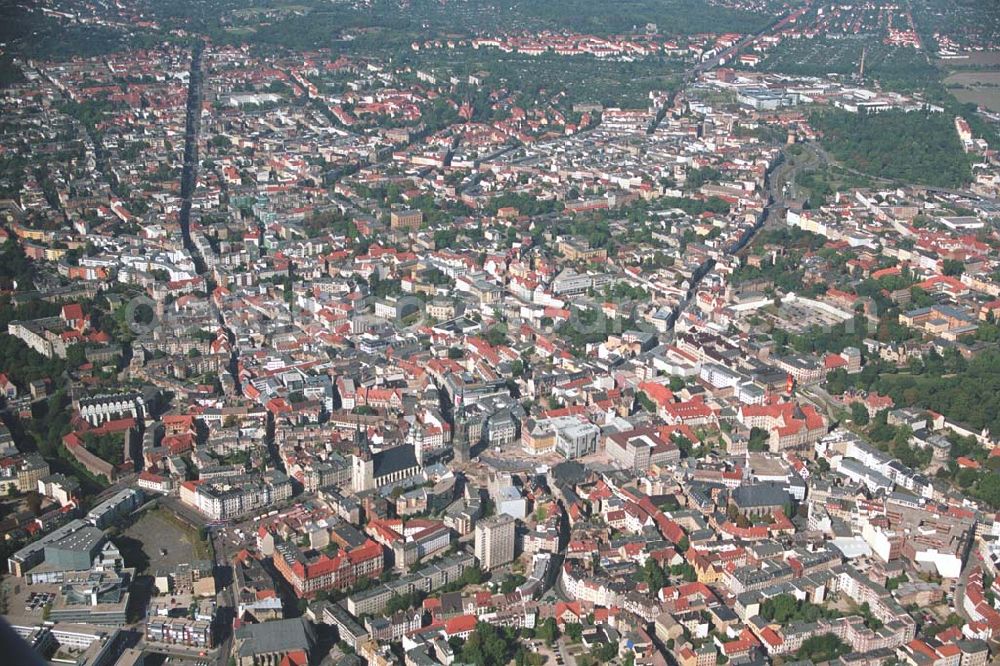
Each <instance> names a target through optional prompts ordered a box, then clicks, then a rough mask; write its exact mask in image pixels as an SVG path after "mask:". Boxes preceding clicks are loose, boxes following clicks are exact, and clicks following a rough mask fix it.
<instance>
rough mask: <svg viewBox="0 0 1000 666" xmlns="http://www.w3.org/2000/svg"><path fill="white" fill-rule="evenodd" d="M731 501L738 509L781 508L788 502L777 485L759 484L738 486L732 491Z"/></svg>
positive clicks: (785, 493) (782, 490)
mask: <svg viewBox="0 0 1000 666" xmlns="http://www.w3.org/2000/svg"><path fill="white" fill-rule="evenodd" d="M732 497H733V501H734V502H735V503H736V505H737V506H739V507H744V508H746V507H757V506H760V507H767V506H782V505H783V504H785V503H786V502H788V501H789V496H788V493H787V492H786V491H785V490H784V489H783V488H781V487H780V486H778V485H774V484H770V483H759V484H757V485H753V486H740V487H739V488H737V489H735V490H734V491H733V495H732Z"/></svg>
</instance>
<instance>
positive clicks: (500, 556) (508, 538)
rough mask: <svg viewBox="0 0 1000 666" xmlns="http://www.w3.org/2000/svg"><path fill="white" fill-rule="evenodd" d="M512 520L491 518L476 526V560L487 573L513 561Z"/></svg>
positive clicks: (503, 515)
mask: <svg viewBox="0 0 1000 666" xmlns="http://www.w3.org/2000/svg"><path fill="white" fill-rule="evenodd" d="M514 524H515V521H514V518H513V517H511V516H508V515H507V514H500V515H498V516H493V517H491V518H487V519H485V520H482V521H480V522H479V523H478V524H476V559H477V560H479V564H480V566H482V568H483V569H485V570H487V571H489V570H490V569H494V568H496V567H498V566H500V565H502V564H507V563H508V562H512V561H513V560H514Z"/></svg>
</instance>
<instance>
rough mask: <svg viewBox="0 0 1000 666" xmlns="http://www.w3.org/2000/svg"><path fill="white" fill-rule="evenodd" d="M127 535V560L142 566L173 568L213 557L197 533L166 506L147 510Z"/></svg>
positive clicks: (153, 568) (125, 535)
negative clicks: (171, 513)
mask: <svg viewBox="0 0 1000 666" xmlns="http://www.w3.org/2000/svg"><path fill="white" fill-rule="evenodd" d="M124 537H125V538H124V542H125V543H124V546H125V550H126V551H127V553H126V560H130V561H129V564H130V565H136V566H138V567H139V568H142V569H148V570H150V571H156V570H157V569H172V568H173V567H175V566H177V565H178V564H181V563H182V562H192V561H194V560H197V559H209V556H208V555H206V553H205V548H204V546H202V544H200V543H198V535H197V532H195V530H194V529H193V528H190V527H187V526H186V525H184V524H183V523H182V522H181V521H180V520H179V519H178V518H176V517H175V516H172V515H170V514H169V513H167V512H166V511H165V510H164V509H152V510H149V511H146V512H145V513H143V514H142V517H141V518H139V520H137V521H136V522H135V523H134V524H133V525H132V526H131V527H129V528H128V529H127V530H125V534H124ZM142 565H144V566H142Z"/></svg>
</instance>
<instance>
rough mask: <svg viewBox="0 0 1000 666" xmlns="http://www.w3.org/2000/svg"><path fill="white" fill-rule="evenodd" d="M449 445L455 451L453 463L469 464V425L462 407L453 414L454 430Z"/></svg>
mask: <svg viewBox="0 0 1000 666" xmlns="http://www.w3.org/2000/svg"><path fill="white" fill-rule="evenodd" d="M451 445H452V448H453V449H454V450H455V462H457V463H467V462H469V448H470V447H469V423H468V419H467V417H466V415H465V409H464V408H463V407H459V408H458V409H457V410H456V412H455V429H454V432H453V433H452V436H451Z"/></svg>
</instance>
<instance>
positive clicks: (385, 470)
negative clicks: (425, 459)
mask: <svg viewBox="0 0 1000 666" xmlns="http://www.w3.org/2000/svg"><path fill="white" fill-rule="evenodd" d="M372 462H373V463H374V465H373V467H374V473H375V478H378V477H381V476H388V475H389V474H392V473H394V472H401V471H403V470H406V469H411V468H413V467H418V464H417V455H416V453H415V452H414V450H413V445H412V444H403V445H402V446H394V447H393V448H391V449H386V450H385V451H380V452H379V453H376V454H375V455H374V456H373V459H372Z"/></svg>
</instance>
